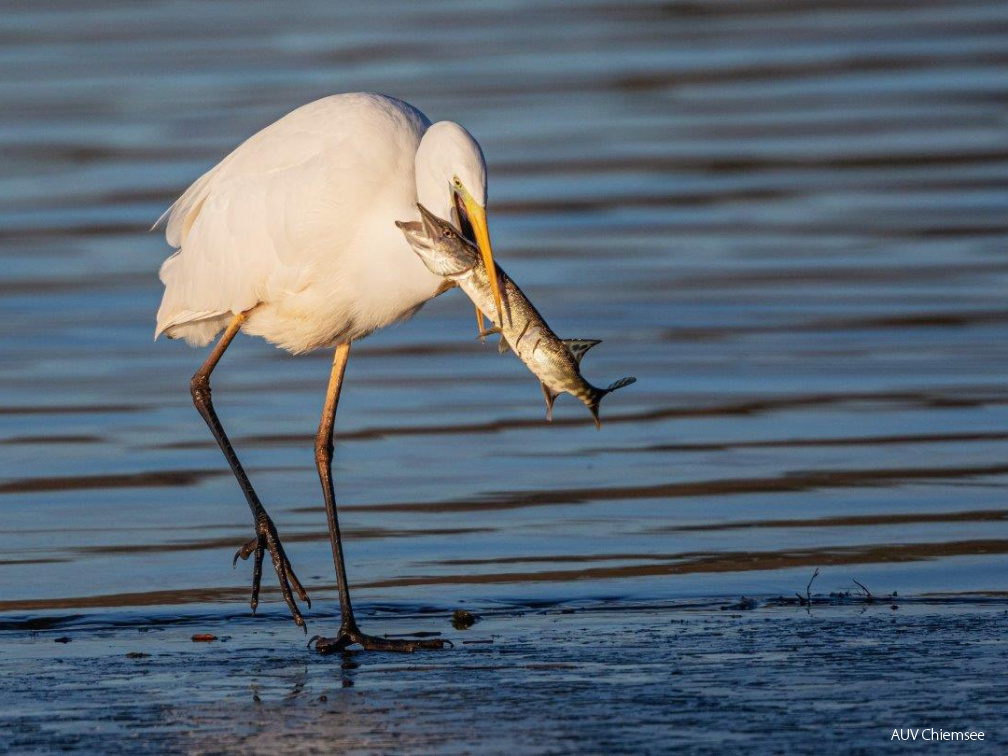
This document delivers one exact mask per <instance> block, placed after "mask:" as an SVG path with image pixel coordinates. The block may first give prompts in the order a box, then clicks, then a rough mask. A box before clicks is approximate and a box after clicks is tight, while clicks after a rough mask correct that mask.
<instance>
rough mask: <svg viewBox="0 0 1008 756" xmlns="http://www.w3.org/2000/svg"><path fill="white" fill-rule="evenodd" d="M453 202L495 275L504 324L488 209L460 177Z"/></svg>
mask: <svg viewBox="0 0 1008 756" xmlns="http://www.w3.org/2000/svg"><path fill="white" fill-rule="evenodd" d="M452 200H453V203H454V205H455V212H456V213H457V214H458V216H459V217H458V221H459V227H460V228H461V229H462V230H463V231H464V232H467V235H468V232H470V231H471V234H472V236H471V240H472V242H473V243H474V244H475V245H476V248H477V249H479V252H480V256H481V257H482V258H483V265H484V266H485V267H486V269H487V271H492V273H493V274H492V275H491V277H490V286H491V287H492V289H493V295H494V304H495V305H496V307H497V321H498V322H502V320H501V318H502V313H503V312H504V304H503V301H502V299H501V293H500V283H499V281H498V280H497V275H496V271H497V266H496V264H495V263H494V259H493V247H491V245H490V231H489V230H488V229H487V219H486V208H484V207H483V206H482V205H480V204H479V203H478V202H477V201H476V200H475V198H474V197H473V196H472V194H470V193H469V190H468V189H466V188H465V186H464V185H463V184H462V182H461V181H460V180H459V179H458V177H456V178H455V179H453V180H452ZM476 313H477V320H478V321H479V326H480V331H481V332H482V330H483V316H482V314H481V313H480V311H479V308H477V310H476Z"/></svg>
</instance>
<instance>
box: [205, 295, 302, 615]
mask: <svg viewBox="0 0 1008 756" xmlns="http://www.w3.org/2000/svg"><path fill="white" fill-rule="evenodd" d="M245 318H246V314H245V313H242V314H240V315H235V317H234V320H232V321H231V323H230V325H228V327H227V330H226V331H224V335H223V336H221V338H220V341H218V342H217V345H216V346H215V347H214V348H213V351H212V352H210V356H209V357H207V359H206V362H204V363H203V364H202V365H201V366H200V369H199V370H197V371H196V373H195V375H193V377H192V382H191V384H190V388H191V389H192V398H193V404H195V405H196V409H197V410H199V413H200V415H202V416H203V419H204V420H206V424H207V426H209V428H210V432H211V433H213V436H214V438H215V439H217V444H218V446H220V448H221V451H222V452H224V456H225V457H226V458H227V461H228V464H229V465H231V472H233V473H234V476H235V478H237V479H238V485H239V486H241V489H242V492H243V493H244V494H245V499H246V500H247V501H248V505H249V508H250V509H251V510H252V518H253V520H254V526H255V532H256V536H255V538H253V539H252V540H251V541H249V542H248V543H246V544H245V545H244V546H242V547H241V548H240V549H238V552H237V553H236V554H235V557H234V564H238V558H239V557H241V558H242V559H248V558H249V556H250V555H252V554H255V562H254V565H253V568H252V602H251V603H252V613H253V614H255V611H256V607H258V606H259V583H260V581H261V579H262V563H263V556H264V555H265V552H266V550H267V549H268V550H269V553H270V556H271V557H272V558H273V568H274V569H275V570H276V574H277V577H278V578H279V579H280V590H281V592H282V593H283V597H284V601H286V602H287V608H289V609H290V613H291V616H292V617H293V618H294V622H296V623H297V624H298V626H299V627H301V628H302V629H304V631H305V633H307V632H308V629H307V628H306V627H305V622H304V618H303V617H302V616H301V612H300V611H298V608H297V604H295V603H294V595H293V594H292V592H291V586H292V585H293V586H294V590H296V591H297V592H298V595H299V596H300V597H301V600H302V601H304V602H305V603H307V604H308V606H309V607H311V601H310V600H309V598H308V594H307V593H306V592H305V589H304V587H303V586H302V585H301V582H300V581H299V580H298V579H297V576H296V575H295V574H294V570H293V569H292V568H291V564H290V560H288V559H287V554H285V553H284V548H283V545H282V544H281V543H280V536H278V535H277V532H276V528H275V527H274V526H273V521H272V520H271V519H270V517H269V515H268V514H266V510H265V509H264V508H263V505H262V504H261V503H260V502H259V497H258V496H257V495H256V492H255V491H254V490H253V488H252V484H251V483H250V482H249V479H248V475H246V474H245V469H244V468H243V467H242V465H241V462H239V461H238V455H236V454H235V452H234V449H233V448H232V447H231V442H230V441H229V440H228V437H227V434H226V433H225V432H224V426H222V425H221V423H220V420H218V419H217V413H216V412H215V411H214V408H213V404H212V403H211V401H210V373H212V372H213V369H214V368H215V367H217V363H218V362H220V358H221V357H222V356H223V355H224V350H225V349H227V348H228V345H229V344H230V343H231V342H232V341H233V340H234V337H235V336H236V335H237V334H238V331H240V330H241V326H242V323H244V322H245Z"/></svg>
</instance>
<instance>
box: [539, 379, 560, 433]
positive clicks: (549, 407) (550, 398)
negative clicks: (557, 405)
mask: <svg viewBox="0 0 1008 756" xmlns="http://www.w3.org/2000/svg"><path fill="white" fill-rule="evenodd" d="M539 386H540V387H541V388H542V392H543V397H544V398H545V399H546V419H547V420H549V421H550V422H551V423H552V422H553V402H554V400H555V399H556V398H557V394H554V393H553V392H552V391H550V390H549V387H548V386H547V385H546V384H545V383H542V382H540V383H539Z"/></svg>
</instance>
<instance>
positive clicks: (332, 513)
mask: <svg viewBox="0 0 1008 756" xmlns="http://www.w3.org/2000/svg"><path fill="white" fill-rule="evenodd" d="M349 356H350V344H340V345H339V346H338V347H336V354H335V355H334V356H333V366H332V374H331V375H330V377H329V388H328V390H327V391H326V399H325V406H324V407H323V408H322V420H321V422H320V423H319V429H318V435H317V436H316V437H315V464H316V465H317V466H318V473H319V478H320V479H321V481H322V494H323V496H324V497H325V505H326V517H327V518H328V520H329V540H330V541H331V543H332V555H333V564H334V565H335V566H336V588H337V590H338V591H339V602H340V616H341V621H340V628H339V633H338V634H337V635H336V637H335V638H322V637H316V638H313V640H314V641H315V649H316V650H317V651H318V652H319V653H323V654H328V653H332V652H334V651H342V650H343V649H345V648H347V647H348V646H352V645H353V644H354V643H357V644H359V645H361V646H362V647H363V648H364V649H365V650H366V651H400V652H405V653H411V652H413V651H415V650H417V649H418V648H444V641H442V640H402V639H398V638H396V639H391V638H378V637H376V636H373V635H365V634H364V633H362V632H361V631H360V628H359V627H357V621H356V619H354V613H353V606H352V605H351V604H350V586H349V585H348V584H347V578H346V565H345V564H344V562H343V542H342V540H341V539H340V530H339V521H338V520H337V518H336V495H335V493H334V491H333V479H332V458H333V426H334V425H335V423H336V405H337V404H339V396H340V389H341V388H342V386H343V373H344V372H345V371H346V364H347V358H348V357H349Z"/></svg>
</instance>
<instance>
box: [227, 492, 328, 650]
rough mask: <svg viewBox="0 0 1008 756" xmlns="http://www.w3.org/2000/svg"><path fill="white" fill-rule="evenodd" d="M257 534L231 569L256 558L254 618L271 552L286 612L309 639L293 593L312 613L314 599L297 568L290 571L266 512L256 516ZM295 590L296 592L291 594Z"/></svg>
mask: <svg viewBox="0 0 1008 756" xmlns="http://www.w3.org/2000/svg"><path fill="white" fill-rule="evenodd" d="M255 530H256V535H255V538H253V539H252V540H251V541H249V542H248V543H246V544H245V545H244V546H242V547H241V548H240V549H238V551H237V552H235V555H234V559H233V560H232V561H231V566H232V567H235V566H237V565H238V560H239V559H243V560H244V559H248V558H249V557H250V556H252V555H254V556H255V559H254V561H253V562H252V600H251V602H250V604H251V606H252V614H255V612H256V609H257V608H258V606H259V585H260V583H261V582H262V565H263V557H264V556H265V554H266V552H267V551H269V553H270V557H271V558H272V560H273V569H275V570H276V574H277V579H278V580H279V581H280V592H281V593H282V594H283V598H284V602H286V604H287V608H288V609H290V613H291V617H292V618H293V619H294V623H295V624H296V625H297V626H298V627H300V628H301V629H302V630H304V631H305V635H307V634H308V628H307V627H306V626H305V621H304V617H302V616H301V612H300V610H298V607H297V604H296V603H294V593H293V591H297V594H298V596H300V597H301V600H302V601H304V602H305V604H307V605H308V608H309V609H311V599H310V598H308V592H307V591H305V589H304V586H303V585H301V581H300V580H298V578H297V575H295V574H294V568H293V567H291V563H290V560H289V559H288V558H287V554H286V552H284V548H283V544H282V543H280V536H279V535H278V534H277V531H276V527H275V526H274V525H273V520H271V519H270V518H269V515H267V514H266V512H265V510H263V511H262V512H261V513H260V514H258V515H256V523H255ZM292 586H293V591H292V590H291V588H292Z"/></svg>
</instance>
